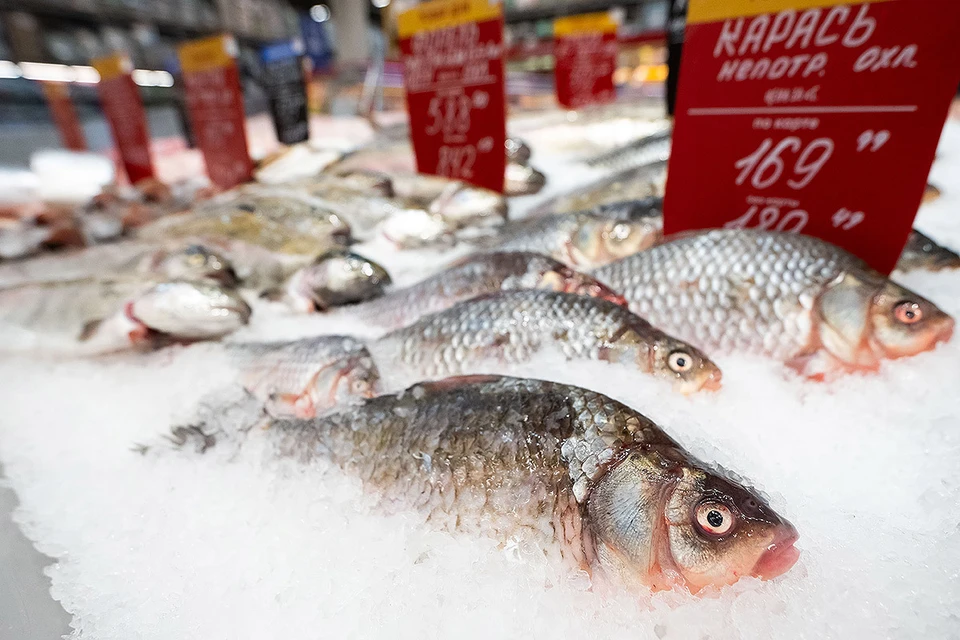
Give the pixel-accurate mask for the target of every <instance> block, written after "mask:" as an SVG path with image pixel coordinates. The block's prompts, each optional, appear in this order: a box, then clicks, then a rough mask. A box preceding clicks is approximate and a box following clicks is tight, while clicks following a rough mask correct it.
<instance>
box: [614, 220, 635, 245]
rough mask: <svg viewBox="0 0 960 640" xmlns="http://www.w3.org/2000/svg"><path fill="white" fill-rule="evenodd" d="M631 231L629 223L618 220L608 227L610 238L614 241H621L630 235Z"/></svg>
mask: <svg viewBox="0 0 960 640" xmlns="http://www.w3.org/2000/svg"><path fill="white" fill-rule="evenodd" d="M631 231H632V229H631V228H630V225H628V224H627V223H625V222H618V223H617V224H615V225H613V228H612V229H610V239H611V240H613V241H614V242H623V241H624V240H626V239H627V238H629V237H630V232H631Z"/></svg>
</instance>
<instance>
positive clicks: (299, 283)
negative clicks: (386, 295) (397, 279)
mask: <svg viewBox="0 0 960 640" xmlns="http://www.w3.org/2000/svg"><path fill="white" fill-rule="evenodd" d="M390 282H391V281H390V275H389V274H388V273H387V270H386V269H384V268H383V267H381V266H380V265H379V264H377V263H376V262H374V261H373V260H369V259H367V258H365V257H363V256H361V255H358V254H356V253H352V252H348V251H334V252H331V253H328V254H325V255H322V256H320V257H319V258H317V260H316V261H314V263H313V264H311V265H308V266H306V267H303V268H302V269H300V270H299V271H298V272H297V273H295V274H294V275H293V276H291V278H290V284H289V286H288V294H290V295H291V296H292V297H293V298H296V299H301V298H302V299H303V300H304V301H306V302H307V303H309V304H311V305H314V306H315V308H317V309H328V308H330V307H334V306H338V305H342V304H349V303H352V302H361V301H363V300H369V299H370V298H374V297H376V296H378V295H380V294H382V293H383V290H384V287H386V286H387V285H389V284H390Z"/></svg>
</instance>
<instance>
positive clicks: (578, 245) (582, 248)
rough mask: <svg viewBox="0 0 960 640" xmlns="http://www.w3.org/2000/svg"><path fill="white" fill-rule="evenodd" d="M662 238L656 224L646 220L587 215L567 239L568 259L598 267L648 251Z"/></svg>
mask: <svg viewBox="0 0 960 640" xmlns="http://www.w3.org/2000/svg"><path fill="white" fill-rule="evenodd" d="M662 235H663V234H662V230H661V229H660V227H659V225H657V224H654V223H653V222H651V221H649V220H644V219H633V220H615V219H609V218H604V217H600V216H590V217H588V218H586V219H585V220H584V221H583V222H582V224H580V225H579V227H578V229H577V231H576V232H575V233H574V236H573V238H571V247H570V248H571V253H572V259H573V261H574V262H575V263H576V264H577V265H580V266H589V267H600V266H603V265H605V264H609V263H611V262H615V261H617V260H620V259H622V258H626V257H627V256H631V255H633V254H635V253H637V252H639V251H643V250H644V249H649V248H650V247H652V246H653V245H654V244H656V243H657V242H658V241H659V240H660V238H661V236H662Z"/></svg>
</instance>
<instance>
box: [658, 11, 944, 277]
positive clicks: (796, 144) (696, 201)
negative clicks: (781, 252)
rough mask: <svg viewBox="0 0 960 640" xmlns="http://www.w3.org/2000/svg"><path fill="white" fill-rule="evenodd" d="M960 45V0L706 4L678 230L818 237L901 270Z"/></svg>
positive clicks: (690, 76)
mask: <svg viewBox="0 0 960 640" xmlns="http://www.w3.org/2000/svg"><path fill="white" fill-rule="evenodd" d="M958 41H960V2H957V0H872V1H870V2H861V3H859V4H853V5H850V4H838V3H836V1H835V0H833V1H831V0H690V6H689V14H688V27H687V34H686V41H685V43H684V50H683V63H682V68H681V73H680V90H679V95H678V104H677V119H676V123H675V128H674V138H673V152H672V155H671V159H670V173H669V177H668V180H667V191H666V202H665V205H664V206H665V218H664V230H665V232H666V233H677V232H680V231H685V230H688V229H703V228H711V227H727V228H746V227H760V228H762V229H772V230H778V231H794V232H803V233H805V234H809V235H813V236H818V237H821V238H823V239H825V240H828V241H830V242H832V243H834V244H837V245H839V246H841V247H843V248H845V249H847V250H849V251H851V252H853V253H855V254H857V255H858V256H860V257H862V258H864V259H865V260H866V261H867V262H869V263H870V265H871V266H873V267H874V268H876V269H877V270H879V271H881V272H883V273H889V272H890V271H891V270H892V269H893V267H894V265H895V264H896V262H897V258H898V257H899V255H900V251H901V250H902V248H903V245H904V243H905V242H906V238H907V234H908V233H909V231H910V227H911V226H912V224H913V219H914V217H915V215H916V213H917V209H918V207H919V206H920V201H921V198H922V195H923V190H924V186H925V185H926V180H927V176H928V174H929V172H930V165H931V164H932V163H933V158H934V153H935V152H936V148H937V141H938V139H939V137H940V131H941V129H942V127H943V123H944V120H945V118H946V113H947V110H948V108H949V105H950V101H951V99H952V97H953V95H954V93H955V91H956V89H957V84H958V82H960V47H957V42H958Z"/></svg>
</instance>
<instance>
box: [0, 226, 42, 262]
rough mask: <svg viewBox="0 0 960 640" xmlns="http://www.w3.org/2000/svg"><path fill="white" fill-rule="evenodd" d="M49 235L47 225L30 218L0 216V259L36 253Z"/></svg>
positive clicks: (10, 258) (22, 256)
mask: <svg viewBox="0 0 960 640" xmlns="http://www.w3.org/2000/svg"><path fill="white" fill-rule="evenodd" d="M50 237H51V230H50V229H49V228H48V227H43V226H39V225H37V224H36V223H35V222H33V221H32V220H27V219H8V218H0V260H13V259H16V258H24V257H26V256H30V255H33V254H35V253H38V252H39V251H40V250H41V249H42V247H43V244H44V243H45V242H47V241H48V240H49V239H50Z"/></svg>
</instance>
